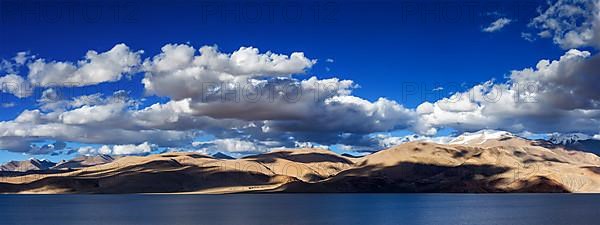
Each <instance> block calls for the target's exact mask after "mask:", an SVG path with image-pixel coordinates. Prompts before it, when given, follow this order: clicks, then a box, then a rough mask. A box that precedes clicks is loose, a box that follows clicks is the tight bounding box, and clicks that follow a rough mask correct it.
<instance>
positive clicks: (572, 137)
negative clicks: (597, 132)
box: [548, 133, 592, 145]
mask: <svg viewBox="0 0 600 225" xmlns="http://www.w3.org/2000/svg"><path fill="white" fill-rule="evenodd" d="M591 138H592V137H591V136H589V135H587V134H582V133H571V134H552V135H550V137H549V138H548V141H549V142H552V143H553V144H557V145H569V144H573V143H576V142H579V141H585V140H589V139H591Z"/></svg>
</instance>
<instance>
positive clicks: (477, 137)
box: [448, 130, 515, 144]
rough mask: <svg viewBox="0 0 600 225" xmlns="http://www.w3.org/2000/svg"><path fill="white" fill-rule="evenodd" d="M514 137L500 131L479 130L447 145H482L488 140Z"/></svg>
mask: <svg viewBox="0 0 600 225" xmlns="http://www.w3.org/2000/svg"><path fill="white" fill-rule="evenodd" d="M514 136H515V135H514V134H512V133H510V132H507V131H500V130H480V131H477V132H473V133H469V132H465V133H463V134H461V135H459V136H458V137H456V138H454V139H452V140H451V141H450V142H448V144H483V143H484V142H486V141H488V140H495V139H500V138H504V137H514Z"/></svg>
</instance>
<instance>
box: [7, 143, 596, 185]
mask: <svg viewBox="0 0 600 225" xmlns="http://www.w3.org/2000/svg"><path fill="white" fill-rule="evenodd" d="M585 141H594V140H592V139H585V140H576V141H569V142H560V143H559V144H557V143H558V142H552V140H548V141H546V140H529V139H525V138H521V137H518V136H515V135H513V134H511V133H508V132H494V131H481V132H476V133H465V134H464V135H461V136H458V137H456V138H454V139H452V140H449V141H446V142H444V143H436V142H431V141H426V140H409V141H408V142H405V143H401V144H399V145H397V146H394V147H391V148H388V149H385V150H381V151H378V152H375V153H372V154H369V155H365V156H361V157H357V156H355V157H350V155H338V154H336V153H334V152H332V151H329V150H325V149H318V148H302V149H281V150H275V151H272V152H268V153H264V154H258V155H252V156H247V157H243V158H239V159H235V158H231V157H229V156H227V155H225V154H224V153H219V154H215V155H213V156H210V155H204V154H199V153H191V152H168V153H162V154H155V155H148V156H126V157H112V156H86V157H87V158H86V157H78V158H75V159H73V160H70V161H65V162H61V163H58V164H56V165H52V166H50V164H44V163H37V164H36V165H38V164H44V165H46V166H36V167H30V166H29V164H34V163H33V162H29V163H26V162H23V163H22V164H19V163H14V162H11V163H9V164H10V165H12V166H7V165H8V164H7V165H4V166H2V168H3V170H5V169H4V168H7V169H10V168H13V169H14V168H20V169H14V170H13V171H21V172H22V171H24V170H25V169H26V168H32V169H33V170H30V171H29V172H27V173H21V174H19V173H16V174H2V177H0V193H194V194H196V193H197V194H214V193H265V192H268V193H272V192H406V193H414V192H419V193H430V192H436V193H437V192H469V193H487V192H577V193H579V192H582V193H588V192H600V157H598V156H597V155H595V154H593V153H589V152H583V151H578V150H575V149H571V148H570V146H572V145H573V144H574V143H579V144H581V143H582V142H585ZM15 165H19V166H15ZM21 165H22V166H21ZM36 170H38V171H40V172H36ZM42 171H45V172H42ZM48 171H52V172H48Z"/></svg>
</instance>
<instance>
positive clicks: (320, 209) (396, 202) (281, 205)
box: [0, 194, 600, 225]
mask: <svg viewBox="0 0 600 225" xmlns="http://www.w3.org/2000/svg"><path fill="white" fill-rule="evenodd" d="M0 224H36V225H37V224H85V225H95V224H124V225H127V224H168V225H176V224H186V225H187V224H241V225H252V224H306V225H314V224H431V225H434V224H435V225H440V224H507V225H521V224H522V225H532V224H544V225H551V224H565V225H567V224H568V225H574V224H590V225H591V224H600V195H572V194H497V195H482V194H254V195H241V194H240V195H0Z"/></svg>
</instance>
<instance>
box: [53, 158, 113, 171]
mask: <svg viewBox="0 0 600 225" xmlns="http://www.w3.org/2000/svg"><path fill="white" fill-rule="evenodd" d="M114 160H115V157H114V156H110V155H94V156H78V157H75V158H73V159H71V160H68V161H62V162H59V163H58V164H56V165H55V166H54V167H52V169H76V168H82V167H89V166H96V165H101V164H106V163H110V162H112V161H114Z"/></svg>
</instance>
